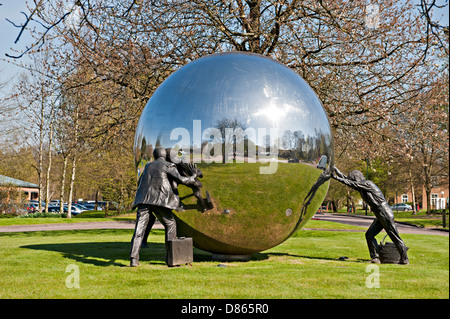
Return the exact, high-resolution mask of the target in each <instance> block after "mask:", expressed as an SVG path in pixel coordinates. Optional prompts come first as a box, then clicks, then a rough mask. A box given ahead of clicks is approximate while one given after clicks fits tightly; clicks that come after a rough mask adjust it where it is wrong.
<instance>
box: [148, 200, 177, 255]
mask: <svg viewBox="0 0 450 319" xmlns="http://www.w3.org/2000/svg"><path fill="white" fill-rule="evenodd" d="M153 212H154V214H155V215H156V218H158V220H159V221H160V222H161V224H163V226H164V229H165V246H166V263H167V249H168V243H167V242H168V241H169V240H172V239H175V238H176V237H177V224H176V222H175V217H174V216H173V214H172V211H171V210H170V209H169V208H165V207H156V206H155V207H154V211H153Z"/></svg>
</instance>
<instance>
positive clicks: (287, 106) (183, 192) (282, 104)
mask: <svg viewBox="0 0 450 319" xmlns="http://www.w3.org/2000/svg"><path fill="white" fill-rule="evenodd" d="M155 147H163V148H166V149H170V154H171V156H170V160H172V161H173V162H174V163H180V162H181V163H188V162H190V163H195V164H196V166H197V167H198V169H199V170H200V171H201V172H202V178H200V179H199V180H200V181H201V185H202V187H201V188H200V191H199V192H200V193H201V194H200V197H199V196H195V194H194V192H193V190H192V189H191V188H189V187H185V186H182V185H180V186H178V191H179V196H180V199H181V202H182V204H183V207H182V209H180V211H177V212H175V211H174V213H175V215H176V219H177V227H178V236H186V237H192V238H193V240H194V245H195V246H196V247H197V248H200V249H203V250H205V251H209V252H212V253H215V254H224V255H249V254H252V253H256V252H259V251H263V250H266V249H269V248H271V247H274V246H276V245H278V244H280V243H281V242H283V241H284V240H286V239H287V238H289V236H291V235H292V234H293V233H294V232H295V231H296V230H298V229H300V228H301V227H303V226H304V224H305V223H306V222H307V221H308V220H309V219H310V218H311V217H312V216H313V215H314V213H315V212H316V211H317V208H318V207H319V206H320V205H321V203H322V201H323V199H324V197H325V195H326V192H327V190H328V182H326V183H324V184H323V185H321V186H320V187H319V188H318V189H316V190H314V191H315V192H314V193H313V195H314V196H313V197H312V199H311V201H310V203H308V205H306V206H305V205H304V199H305V198H306V197H307V195H308V194H311V192H310V191H311V188H312V187H313V185H314V184H315V182H316V181H317V180H318V178H319V176H320V175H321V173H322V172H323V170H324V169H326V168H328V167H329V166H330V163H332V161H333V160H334V150H333V138H332V134H331V129H330V125H329V122H328V118H327V115H326V113H325V111H324V109H323V106H322V104H321V103H320V101H319V99H318V98H317V96H316V95H315V93H314V92H313V90H312V89H311V88H310V87H309V86H308V85H307V83H306V82H305V81H304V80H303V79H302V78H301V77H299V76H298V75H297V74H296V73H295V72H293V71H292V70H290V69H289V68H287V67H285V66H284V65H282V64H280V63H278V62H276V61H274V60H272V59H270V58H267V57H263V56H260V55H255V54H248V53H224V54H215V55H210V56H206V57H203V58H201V59H198V60H195V61H193V62H191V63H189V64H187V65H185V66H184V67H182V68H181V69H179V70H177V71H176V72H174V73H173V74H172V75H171V76H169V77H168V78H167V79H166V80H165V81H164V82H163V83H162V84H161V85H160V87H159V88H158V89H157V90H156V91H155V93H154V94H153V96H152V97H151V98H150V100H149V101H148V103H147V105H146V106H145V108H144V110H143V112H142V115H141V117H140V120H139V123H138V126H137V129H136V135H135V142H134V154H135V164H136V169H137V174H139V173H140V172H141V171H142V170H143V167H144V166H145V163H147V162H148V161H150V160H152V152H153V149H154V148H155ZM197 195H198V194H197ZM199 198H200V199H199ZM205 206H206V208H205Z"/></svg>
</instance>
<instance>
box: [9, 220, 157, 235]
mask: <svg viewBox="0 0 450 319" xmlns="http://www.w3.org/2000/svg"><path fill="white" fill-rule="evenodd" d="M134 225H135V221H134V220H124V221H105V222H77V223H61V224H57V223H55V224H42V225H12V226H0V233H9V232H29V231H48V230H75V229H134ZM153 228H158V229H159V228H163V226H162V225H161V224H160V223H159V222H158V221H157V222H156V223H155V225H153Z"/></svg>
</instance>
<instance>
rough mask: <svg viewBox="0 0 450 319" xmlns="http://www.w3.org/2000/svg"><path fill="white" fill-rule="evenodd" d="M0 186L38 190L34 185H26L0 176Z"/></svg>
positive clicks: (20, 181)
mask: <svg viewBox="0 0 450 319" xmlns="http://www.w3.org/2000/svg"><path fill="white" fill-rule="evenodd" d="M0 185H14V186H18V187H29V188H39V186H38V185H36V184H33V183H28V182H25V181H22V180H20V179H15V178H12V177H8V176H4V175H0Z"/></svg>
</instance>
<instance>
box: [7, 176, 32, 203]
mask: <svg viewBox="0 0 450 319" xmlns="http://www.w3.org/2000/svg"><path fill="white" fill-rule="evenodd" d="M13 190H14V191H19V193H20V194H21V195H24V199H25V200H37V199H38V194H39V186H38V185H36V184H33V183H29V182H25V181H22V180H20V179H15V178H12V177H8V176H4V175H0V191H4V194H5V195H6V196H4V197H5V199H6V200H5V201H6V202H9V201H10V200H11V198H10V197H11V196H10V193H11V192H12V191H13ZM2 197H3V196H2ZM0 200H2V198H0Z"/></svg>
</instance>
